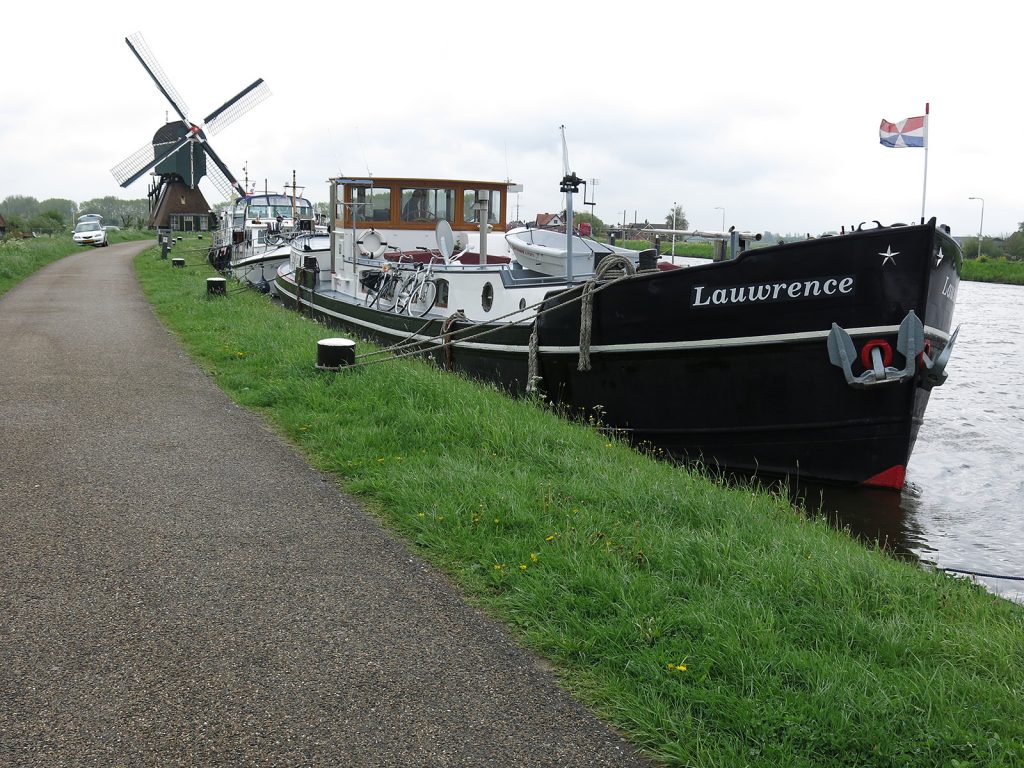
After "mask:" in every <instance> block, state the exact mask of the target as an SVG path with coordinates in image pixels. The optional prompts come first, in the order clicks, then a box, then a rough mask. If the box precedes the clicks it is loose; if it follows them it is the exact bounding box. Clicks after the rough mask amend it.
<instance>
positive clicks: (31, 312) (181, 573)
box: [0, 242, 647, 768]
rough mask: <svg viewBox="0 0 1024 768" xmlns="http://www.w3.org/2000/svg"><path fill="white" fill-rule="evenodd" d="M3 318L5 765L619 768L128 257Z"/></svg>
mask: <svg viewBox="0 0 1024 768" xmlns="http://www.w3.org/2000/svg"><path fill="white" fill-rule="evenodd" d="M150 244H151V243H148V242H147V243H139V244H136V243H125V244H122V245H115V246H110V247H109V248H105V249H95V250H94V249H88V250H84V251H82V252H79V253H76V254H74V255H72V256H70V257H68V258H67V259H64V260H62V261H60V262H57V263H55V264H52V265H50V266H49V267H47V268H46V269H44V270H42V271H41V272H40V273H38V274H37V275H35V276H34V277H33V278H31V279H29V280H27V281H26V282H24V283H22V284H21V285H20V286H18V287H17V288H15V289H14V290H13V291H11V292H10V293H8V294H7V295H5V296H3V297H0V340H2V342H3V355H2V359H0V766H19V767H20V766H26V768H28V767H31V768H40V767H42V766H104V768H107V767H111V766H161V767H163V766H401V767H403V768H405V767H407V766H556V765H557V766H587V767H588V768H589V767H590V766H632V765H646V764H647V763H646V761H644V760H643V759H642V758H640V757H638V756H637V754H636V753H635V751H634V750H633V749H632V748H631V747H630V746H629V745H628V744H627V743H625V742H624V741H623V740H622V739H620V738H619V737H618V736H617V735H616V734H615V733H613V732H612V731H611V730H609V729H608V728H607V727H606V726H604V725H603V724H601V723H600V722H598V721H597V720H595V719H594V718H593V717H592V716H591V715H589V714H588V713H587V712H586V711H585V710H584V709H583V708H581V707H580V706H579V705H578V704H577V703H576V702H575V701H574V700H573V699H571V698H570V697H569V696H568V695H566V694H565V693H563V692H562V691H561V690H560V689H559V688H558V686H557V685H556V683H555V680H554V676H553V674H552V672H551V671H550V669H548V668H547V667H546V666H545V665H544V664H543V663H542V662H541V661H539V660H538V659H536V658H535V657H533V656H531V655H530V654H529V653H526V652H524V651H523V650H521V649H519V648H517V647H516V646H515V644H514V643H513V642H512V641H511V640H510V639H509V637H508V635H507V634H506V632H505V631H504V629H503V628H502V627H500V626H499V625H497V624H495V623H494V622H492V621H490V620H489V619H487V618H486V617H485V616H483V615H481V614H480V612H478V611H477V610H475V609H473V608H470V607H468V606H467V605H466V604H465V603H464V602H463V600H462V599H461V597H460V595H459V594H458V592H457V591H456V590H455V589H454V588H453V587H452V586H451V584H450V583H449V582H448V581H447V580H446V578H445V577H444V576H442V575H440V574H438V573H437V572H435V571H434V570H433V569H432V568H430V567H429V566H427V565H426V564H425V563H424V562H423V561H421V560H420V559H418V558H417V557H415V556H414V555H412V554H410V552H409V551H408V550H407V549H406V548H405V547H404V546H403V545H402V544H401V543H398V542H397V541H395V540H394V539H393V538H392V537H391V536H390V535H389V534H388V533H386V532H384V531H383V530H382V529H381V528H380V526H379V525H378V524H377V523H376V522H375V521H374V520H373V519H371V518H369V517H367V516H366V515H365V514H363V513H362V512H361V511H360V509H359V507H358V505H357V504H356V503H355V502H353V501H352V500H351V499H349V498H347V497H346V496H345V495H343V494H342V493H341V492H340V491H339V490H338V489H337V487H336V486H335V485H333V483H331V482H330V481H329V480H328V479H327V478H326V477H324V476H323V475H321V474H320V473H318V472H316V471H315V470H313V469H311V468H310V467H309V466H308V465H307V464H306V463H305V462H303V461H302V459H301V458H300V457H299V456H298V455H297V454H296V453H295V451H294V450H292V449H291V448H290V447H289V446H288V445H287V444H286V443H284V442H283V441H282V440H281V439H279V438H278V437H277V436H275V435H274V434H273V433H272V432H270V431H269V430H268V429H267V428H266V427H264V425H263V424H262V422H261V421H260V420H259V419H258V418H257V417H256V416H254V415H252V414H250V413H248V412H246V411H243V410H241V409H239V408H238V407H236V406H235V405H233V404H232V403H231V402H230V401H229V400H228V398H227V397H226V396H225V395H224V394H223V393H222V392H221V391H220V390H219V389H218V388H217V387H216V386H215V385H214V384H213V383H212V382H211V381H210V380H209V379H208V378H207V377H206V376H205V375H204V374H203V373H202V372H201V371H200V370H199V369H198V368H197V367H196V366H195V365H194V364H193V363H192V362H191V361H190V360H189V359H188V358H187V357H186V356H185V355H184V354H183V353H182V352H181V350H180V349H179V348H178V346H177V344H176V343H175V342H174V340H173V338H172V337H171V336H170V335H169V334H168V333H167V332H166V331H165V330H164V329H163V327H162V326H161V325H160V324H159V323H158V321H157V320H156V319H155V317H154V316H153V314H152V312H151V310H150V308H149V305H148V304H147V303H146V302H145V300H144V299H143V297H142V294H141V292H140V290H139V288H138V285H137V283H136V280H135V277H134V273H133V271H132V268H131V259H132V257H133V256H134V255H135V254H136V253H138V252H139V251H140V250H141V249H142V248H144V247H148V246H149V245H150Z"/></svg>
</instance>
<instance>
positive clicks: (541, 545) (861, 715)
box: [136, 249, 1024, 768]
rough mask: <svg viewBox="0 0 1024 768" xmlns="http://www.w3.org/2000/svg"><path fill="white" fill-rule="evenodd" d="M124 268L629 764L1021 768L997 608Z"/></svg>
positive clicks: (838, 536)
mask: <svg viewBox="0 0 1024 768" xmlns="http://www.w3.org/2000/svg"><path fill="white" fill-rule="evenodd" d="M178 255H187V250H186V249H181V251H180V252H179V253H178ZM188 261H189V262H191V261H192V259H189V260H188ZM136 269H137V271H138V274H139V278H140V281H141V283H142V286H143V289H144V291H145V293H146V295H147V296H148V298H149V300H150V301H151V302H152V304H153V306H154V308H155V310H156V312H157V314H158V315H159V316H160V317H161V318H162V319H163V321H164V322H165V323H166V324H167V325H168V326H169V327H170V328H171V329H172V330H173V331H174V332H175V333H176V334H177V335H178V337H179V338H180V340H181V342H182V344H183V345H184V347H185V348H186V349H187V350H188V351H189V352H190V354H191V355H193V356H194V357H195V359H196V360H197V361H198V362H199V364H200V365H201V366H203V368H204V369H205V370H206V371H207V372H208V373H209V375H210V376H212V377H213V378H214V380H215V381H217V382H218V383H219V384H220V386H221V387H222V388H223V389H224V390H225V391H226V392H227V393H228V394H229V395H230V396H231V397H232V398H234V399H235V400H236V401H237V402H239V403H240V404H242V405H244V406H248V407H250V408H253V409H256V410H257V411H259V412H260V413H261V414H263V415H264V416H265V418H266V419H267V420H268V421H269V422H270V423H271V424H273V425H274V426H275V427H276V428H277V429H278V430H280V431H281V432H282V433H283V434H285V435H286V436H287V437H288V438H290V439H291V440H292V441H294V443H295V444H296V445H297V446H299V447H300V448H301V450H302V451H304V452H305V454H306V455H307V456H308V458H309V460H310V461H311V462H313V463H314V464H315V465H317V466H318V467H320V468H322V469H323V470H325V471H327V472H330V473H333V474H334V475H335V476H336V477H337V478H338V479H339V481H340V483H341V485H342V486H343V487H344V488H345V489H346V490H347V491H349V492H351V493H353V494H355V495H358V496H359V497H361V498H362V499H363V500H364V501H365V503H366V504H367V506H368V507H369V508H370V509H371V510H373V512H374V513H375V514H377V515H378V516H379V517H380V518H381V520H382V521H383V522H384V523H385V524H386V525H388V526H390V527H391V528H392V529H394V530H395V531H397V532H398V533H399V535H401V536H402V537H404V538H405V540H406V541H408V542H409V545H410V547H412V548H415V549H416V550H417V551H418V552H420V553H421V554H422V555H423V556H424V557H425V558H427V559H429V560H431V561H432V562H434V563H435V564H437V565H438V566H439V567H440V568H443V569H444V570H445V571H447V572H448V573H449V574H450V575H451V576H452V578H453V579H455V580H456V581H457V582H458V584H459V585H460V586H461V588H462V589H463V590H464V592H465V594H466V595H468V596H469V598H470V599H471V600H473V601H475V602H477V603H478V604H479V605H481V606H483V607H484V608H485V609H486V610H487V611H489V612H491V613H492V614H493V615H495V616H497V617H499V618H501V619H502V620H503V621H504V622H505V623H506V624H507V626H508V627H510V629H511V631H512V632H513V633H514V634H515V636H516V637H518V639H519V640H520V642H522V643H523V644H524V645H526V646H528V647H529V648H531V649H533V650H534V651H536V652H537V653H538V654H540V655H542V656H544V657H546V658H548V659H549V660H551V662H552V663H553V664H554V666H555V668H556V669H557V670H558V672H559V674H560V675H561V678H562V680H563V681H564V684H565V685H566V686H567V687H568V688H569V689H570V690H572V691H573V692H574V693H575V694H576V695H577V696H578V697H579V698H580V699H581V700H583V701H584V702H586V703H587V704H588V705H589V706H590V707H592V708H593V709H594V710H595V711H596V712H597V713H598V714H599V715H600V716H602V717H603V718H605V719H606V720H607V721H608V722H610V723H612V724H614V725H615V726H616V727H617V728H618V729H620V730H621V731H622V732H623V733H625V734H626V735H627V736H628V737H629V738H630V739H632V740H633V742H634V743H636V744H637V745H638V746H639V747H640V748H642V749H643V750H645V751H647V752H648V753H649V754H652V755H655V756H657V757H658V758H660V759H661V760H663V761H665V762H666V763H669V764H672V765H687V766H716V767H718V766H749V765H765V766H830V767H832V766H850V767H851V768H852V767H853V766H858V767H861V766H886V767H890V768H907V766H921V767H922V768H925V767H927V768H935V766H948V767H949V768H953V767H954V766H972V767H973V766H1009V765H1019V764H1022V763H1024V746H1022V745H1024V610H1022V609H1021V607H1020V606H1016V605H1013V604H1011V603H1008V602H1006V601H1004V600H1002V599H1000V598H996V597H993V596H992V595H990V594H988V593H986V592H985V591H984V590H982V589H981V588H979V587H976V586H973V585H971V584H969V583H966V582H964V581H959V580H955V579H952V578H949V577H946V576H943V575H940V574H936V573H932V572H926V571H923V570H920V569H918V568H915V567H914V566H913V565H910V564H907V563H902V562H897V561H895V560H892V559H890V558H887V557H886V556H885V555H884V554H882V553H880V552H878V551H875V550H872V549H870V548H866V547H864V546H862V545H860V544H858V543H856V542H855V541H853V540H851V539H850V538H849V537H848V536H847V535H845V534H843V533H841V532H837V531H834V530H833V529H831V528H830V527H829V526H828V525H827V524H825V523H824V522H822V521H808V520H806V519H804V518H803V517H802V516H801V515H800V514H797V513H796V512H794V511H793V510H792V509H791V508H790V507H789V505H788V504H786V503H785V502H784V501H782V500H780V499H777V498H774V497H772V496H769V495H765V494H760V493H752V492H750V491H749V490H744V489H742V488H727V487H722V486H720V485H718V484H716V483H715V482H712V481H711V480H708V479H706V478H704V477H701V476H699V475H693V474H688V473H686V472H683V471H681V470H679V469H677V468H675V467H673V466H670V465H669V464H667V463H664V462H658V461H654V460H652V459H650V458H647V457H645V456H642V455H640V454H638V453H636V452H634V451H632V450H630V449H629V448H627V447H626V446H624V445H621V444H619V443H618V442H616V441H614V440H610V439H607V438H606V437H603V436H602V435H600V434H598V433H597V432H596V431H594V430H592V429H588V428H586V427H584V426H581V425H576V424H570V423H568V422H566V421H563V420H561V419H559V418H557V417H556V416H554V415H552V414H551V413H548V412H545V411H544V410H543V409H541V408H540V407H538V405H536V404H534V403H531V402H526V401H514V400H511V399H509V398H506V397H505V396H503V395H502V394H500V393H499V392H497V391H495V390H493V389H491V388H489V387H486V386H482V385H478V384H475V383H473V382H470V381H466V380H464V379H462V378H460V377H458V376H455V375H452V374H448V373H443V372H440V371H438V370H436V369H435V368H433V367H432V366H430V365H427V364H424V363H420V362H417V361H409V360H405V361H401V362H388V363H384V364H379V365H374V366H368V367H363V368H356V369H350V370H348V371H345V372H341V373H338V374H325V373H323V372H318V371H316V370H315V369H314V363H315V357H316V352H315V350H316V341H317V339H320V338H323V337H324V336H327V335H333V334H334V333H335V332H334V331H327V330H325V329H324V328H323V327H322V326H317V325H315V324H313V323H311V322H309V321H308V320H306V319H303V318H301V317H299V316H297V315H296V314H295V313H292V312H288V311H285V310H283V309H281V308H280V307H278V306H276V305H274V304H273V303H271V302H270V301H269V300H268V299H267V298H266V297H263V296H259V295H257V294H255V293H254V292H251V291H246V290H241V291H238V292H232V293H230V294H229V295H228V296H227V297H226V298H207V297H206V295H205V278H206V277H207V276H209V275H210V274H211V273H210V272H209V271H208V270H206V269H205V268H203V267H189V268H187V269H184V270H181V269H171V268H170V266H169V264H168V262H166V261H161V260H160V259H158V258H157V253H156V251H155V249H153V250H150V251H148V252H146V253H144V254H142V255H141V256H140V257H139V258H138V259H137V261H136ZM367 349H369V347H368V346H366V345H360V352H365V351H366V350H367Z"/></svg>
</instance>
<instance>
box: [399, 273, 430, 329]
mask: <svg viewBox="0 0 1024 768" xmlns="http://www.w3.org/2000/svg"><path fill="white" fill-rule="evenodd" d="M432 267H433V260H431V261H430V263H427V264H417V265H416V270H415V271H414V272H413V273H412V274H411V275H409V276H408V277H407V278H405V280H404V281H403V282H402V287H401V289H400V290H399V292H398V301H397V309H396V311H397V312H398V314H408V315H415V316H416V317H423V316H424V315H426V314H427V312H429V311H430V310H432V309H433V308H434V304H435V303H436V302H437V281H436V280H434V279H433V269H432ZM413 306H417V309H416V310H415V311H413Z"/></svg>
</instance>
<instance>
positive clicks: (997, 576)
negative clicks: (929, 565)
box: [939, 568, 1024, 581]
mask: <svg viewBox="0 0 1024 768" xmlns="http://www.w3.org/2000/svg"><path fill="white" fill-rule="evenodd" d="M939 570H942V571H945V572H946V573H964V574H967V575H968V576H981V577H982V578H986V579H1007V580H1009V581H1024V576H1003V575H1001V574H998V573H979V572H977V571H961V570H960V569H959V568H940V569H939Z"/></svg>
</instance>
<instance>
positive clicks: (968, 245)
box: [961, 237, 1004, 259]
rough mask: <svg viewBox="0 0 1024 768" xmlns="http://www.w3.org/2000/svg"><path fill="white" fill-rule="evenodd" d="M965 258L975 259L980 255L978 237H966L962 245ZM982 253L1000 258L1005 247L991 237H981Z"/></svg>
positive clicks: (989, 256)
mask: <svg viewBox="0 0 1024 768" xmlns="http://www.w3.org/2000/svg"><path fill="white" fill-rule="evenodd" d="M961 250H962V251H963V254H964V258H965V259H974V258H977V256H978V238H976V237H967V238H964V243H963V246H961ZM981 255H982V256H988V258H990V259H998V258H999V257H1000V256H1003V255H1004V254H1003V249H1002V248H1000V247H999V244H998V243H996V241H995V240H993V239H992V238H991V237H983V238H981Z"/></svg>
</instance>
